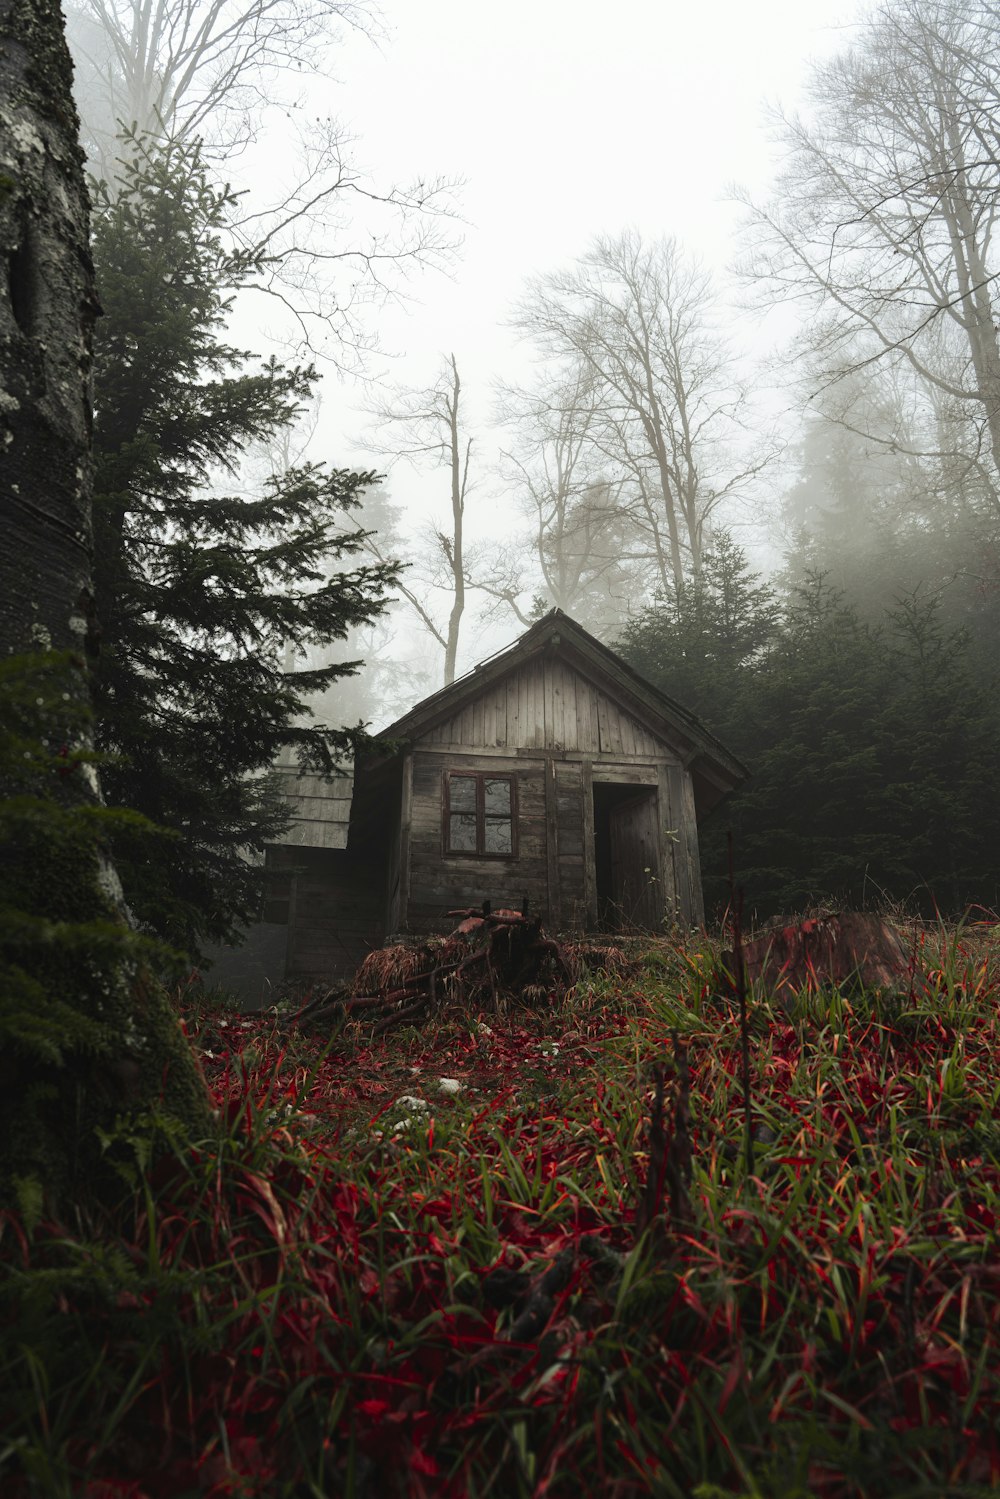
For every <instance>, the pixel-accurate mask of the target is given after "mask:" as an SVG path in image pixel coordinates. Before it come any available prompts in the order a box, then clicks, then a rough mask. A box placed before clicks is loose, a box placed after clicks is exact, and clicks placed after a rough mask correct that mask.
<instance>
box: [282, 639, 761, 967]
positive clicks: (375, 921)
mask: <svg viewBox="0 0 1000 1499" xmlns="http://www.w3.org/2000/svg"><path fill="white" fill-rule="evenodd" d="M381 743H382V745H383V749H382V751H381V752H379V753H375V754H372V755H370V756H368V757H367V758H366V759H365V760H363V761H359V762H358V764H357V765H356V766H355V773H354V778H353V784H351V782H350V779H349V778H344V779H343V780H341V781H339V782H338V781H334V782H324V781H323V780H322V779H320V778H317V777H298V778H296V777H295V776H294V772H288V774H289V794H290V797H291V800H292V803H293V806H294V809H295V813H296V822H295V824H294V826H293V829H292V832H291V833H290V834H289V836H288V840H287V841H286V842H285V843H284V844H282V845H281V846H280V847H276V848H273V849H270V850H269V851H268V886H269V888H268V899H267V903H266V905H265V910H264V913H263V914H264V920H265V924H266V923H268V922H270V923H272V924H273V923H280V924H282V925H284V927H285V959H284V977H286V978H287V979H290V980H295V981H299V982H309V981H313V982H325V981H328V980H332V979H336V978H339V977H340V976H342V975H344V974H346V973H348V972H350V971H351V970H352V969H353V968H354V967H356V966H357V964H358V962H360V960H361V958H362V957H363V956H364V953H365V952H366V951H368V950H369V949H370V948H372V947H376V946H378V945H379V944H380V943H381V942H383V941H384V940H385V938H386V937H387V936H389V935H393V934H396V933H425V932H441V931H445V930H447V928H448V925H449V923H448V921H447V918H446V915H445V913H446V912H447V911H448V910H449V909H452V908H454V907H456V906H472V905H479V904H480V903H481V902H482V901H484V900H489V901H491V902H492V903H493V905H494V906H495V907H496V906H509V905H520V904H521V903H522V902H523V901H524V900H525V899H526V900H527V901H528V902H529V903H530V909H531V911H532V912H533V913H535V914H537V915H540V916H541V917H542V919H543V920H544V921H545V923H546V925H548V926H549V927H550V928H551V929H553V930H564V931H569V930H588V929H589V930H609V929H611V930H614V929H620V928H623V927H624V928H631V929H647V930H662V928H663V926H664V924H668V925H669V924H671V923H673V922H675V921H676V922H679V923H682V924H686V925H696V924H698V923H699V922H701V921H702V920H703V919H704V913H703V908H702V895H701V879H700V872H699V862H698V819H699V817H701V816H703V815H704V813H706V812H707V811H709V810H710V809H711V808H712V807H713V806H715V804H716V803H717V802H718V801H719V800H720V799H721V798H722V797H723V796H725V795H726V793H727V792H728V791H730V790H732V788H733V787H735V786H736V785H738V784H739V783H740V782H741V781H742V780H743V779H744V778H745V776H746V771H745V769H744V767H743V766H742V765H741V764H740V762H739V761H738V760H737V759H736V758H735V757H734V756H733V755H732V754H731V753H730V752H729V751H728V750H727V749H726V748H725V747H724V746H723V745H722V744H720V743H719V741H718V740H717V739H715V738H714V736H713V735H711V734H710V733H709V732H708V731H707V730H706V729H705V728H704V727H703V726H702V725H701V724H700V723H699V722H698V720H697V719H696V718H695V717H694V716H693V715H692V714H691V713H689V712H687V710H686V709H684V708H683V707H681V706H680V704H678V703H676V702H674V701H673V700H672V699H671V698H669V697H667V696H665V695H664V694H663V693H661V692H659V691H657V690H656V689H655V688H654V687H652V686H651V685H650V684H649V683H648V682H647V681H645V679H644V678H643V677H641V676H640V675H639V674H638V673H637V672H635V671H633V670H632V668H631V667H629V666H627V665H626V664H625V663H624V662H623V661H622V660H621V659H620V658H619V657H617V656H616V655H615V654H614V652H613V651H611V650H609V649H608V647H607V646H604V645H602V644H601V643H600V642H599V641H598V640H596V639H595V638H594V637H593V636H592V635H590V634H588V632H587V631H586V630H584V629H583V628H582V627H581V626H580V625H578V624H577V623H576V622H575V621H574V620H572V619H570V618H569V617H568V616H567V615H565V614H563V613H562V612H561V611H560V610H558V609H554V610H552V611H551V612H550V613H549V614H546V615H545V616H544V618H543V619H541V620H539V621H538V623H537V624H535V625H532V626H531V628H530V629H528V630H527V631H526V632H525V633H524V634H523V635H522V636H521V637H520V639H518V640H517V641H515V643H514V644H513V645H512V646H510V647H509V648H508V649H506V650H503V651H501V652H499V653H498V654H497V655H495V656H493V657H491V658H490V659H489V660H487V661H484V662H482V663H481V664H480V665H479V666H477V667H476V668H475V670H474V671H472V672H470V673H469V674H468V675H467V676H465V677H462V678H461V679H460V680H459V681H456V682H454V683H452V684H451V685H450V686H448V687H445V688H442V689H441V691H439V692H435V693H433V694H432V696H430V697H428V698H426V699H425V700H424V701H423V702H421V703H419V704H418V705H417V706H416V707H415V708H413V709H412V710H411V711H410V712H409V713H407V714H405V715H404V716H403V717H402V718H400V719H399V720H397V722H396V723H394V724H392V725H390V727H389V728H387V729H385V730H384V731H383V733H382V735H381Z"/></svg>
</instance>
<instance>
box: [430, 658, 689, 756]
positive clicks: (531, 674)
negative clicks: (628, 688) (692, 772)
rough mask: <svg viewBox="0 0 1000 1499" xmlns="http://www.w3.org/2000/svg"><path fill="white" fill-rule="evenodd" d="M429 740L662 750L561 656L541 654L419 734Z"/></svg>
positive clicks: (496, 746)
mask: <svg viewBox="0 0 1000 1499" xmlns="http://www.w3.org/2000/svg"><path fill="white" fill-rule="evenodd" d="M421 745H422V747H425V748H427V749H430V748H432V747H435V746H448V747H455V748H463V749H471V750H478V751H480V752H481V753H483V754H491V753H493V752H494V751H495V752H497V753H500V754H516V753H517V751H518V750H531V749H535V750H539V751H542V752H546V751H548V752H559V751H562V750H568V751H576V752H578V753H580V754H582V755H602V756H603V755H606V756H609V757H610V758H613V759H617V760H622V759H626V760H629V759H640V760H642V759H650V758H656V757H657V756H658V755H660V754H662V753H663V748H664V747H663V745H662V744H660V743H658V742H657V740H656V739H655V738H654V737H653V735H652V734H651V733H650V732H649V730H648V729H647V728H645V726H644V725H643V724H641V723H639V722H638V720H637V719H635V718H633V717H632V715H631V714H630V713H627V712H626V711H625V709H624V708H622V707H620V706H619V704H618V703H616V702H615V701H614V699H613V698H612V697H610V696H609V695H608V694H607V693H605V692H603V691H602V690H601V689H600V688H599V687H597V686H595V685H594V683H593V682H590V681H588V680H587V679H586V678H585V677H583V676H581V675H580V674H579V672H576V671H574V670H573V669H572V667H570V666H568V665H567V664H566V663H565V662H563V661H559V660H557V659H548V658H544V659H542V660H538V661H532V662H529V663H528V664H526V665H524V666H521V667H518V668H517V669H516V670H515V671H512V672H511V673H510V675H509V676H508V677H506V678H505V679H504V680H503V681H502V682H498V683H496V684H494V685H493V686H492V687H489V688H487V689H486V691H484V692H483V693H482V694H481V695H480V696H479V697H477V698H474V699H473V700H472V701H471V702H469V703H466V705H465V707H464V708H463V709H462V710H461V712H460V713H456V714H455V715H454V716H453V717H452V718H449V719H446V720H445V721H444V722H443V723H440V724H437V725H436V726H435V727H434V728H433V729H431V730H429V732H428V733H427V734H425V735H424V736H423V737H422V739H421Z"/></svg>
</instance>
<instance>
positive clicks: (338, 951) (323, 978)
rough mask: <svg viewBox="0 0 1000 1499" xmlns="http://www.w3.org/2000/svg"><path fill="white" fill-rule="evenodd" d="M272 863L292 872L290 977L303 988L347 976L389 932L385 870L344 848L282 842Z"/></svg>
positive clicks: (270, 860)
mask: <svg viewBox="0 0 1000 1499" xmlns="http://www.w3.org/2000/svg"><path fill="white" fill-rule="evenodd" d="M268 864H269V868H271V867H273V868H275V869H276V870H277V869H280V868H287V869H289V870H291V871H293V876H292V901H291V911H290V914H289V927H288V957H287V964H286V977H287V979H288V980H290V981H292V982H294V983H295V984H296V985H297V986H299V987H305V986H307V985H308V984H309V983H310V982H315V983H330V982H335V981H337V980H339V979H342V978H347V977H348V976H349V975H350V974H352V973H353V972H354V970H355V969H356V968H357V967H358V966H359V964H360V963H361V962H362V960H363V959H364V958H365V956H366V955H367V954H368V953H369V952H371V950H372V949H373V948H375V947H378V946H379V945H380V944H381V942H382V940H383V938H384V935H385V927H384V917H385V870H384V867H383V865H382V863H381V862H378V863H371V864H369V863H361V862H359V861H358V860H357V859H356V858H354V857H352V856H350V855H349V854H348V853H347V852H346V850H342V849H318V848H291V847H281V848H275V849H271V850H270V851H269V860H268Z"/></svg>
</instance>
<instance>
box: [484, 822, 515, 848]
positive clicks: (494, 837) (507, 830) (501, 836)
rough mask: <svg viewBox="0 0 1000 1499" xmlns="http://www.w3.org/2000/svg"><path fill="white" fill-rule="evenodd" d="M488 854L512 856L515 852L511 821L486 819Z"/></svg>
mask: <svg viewBox="0 0 1000 1499" xmlns="http://www.w3.org/2000/svg"><path fill="white" fill-rule="evenodd" d="M485 847H486V852H487V853H488V854H510V853H513V851H514V843H513V838H512V835H511V824H510V822H509V820H506V821H505V820H501V819H500V818H499V817H488V818H487V819H486V845H485Z"/></svg>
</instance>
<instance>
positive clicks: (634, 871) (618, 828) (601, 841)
mask: <svg viewBox="0 0 1000 1499" xmlns="http://www.w3.org/2000/svg"><path fill="white" fill-rule="evenodd" d="M656 809H657V796H656V788H655V786H628V785H621V784H618V783H609V782H603V781H595V782H594V865H595V871H596V876H597V920H598V925H599V927H600V929H601V930H602V931H623V930H624V931H627V930H628V929H629V928H630V927H634V928H636V929H639V930H642V931H653V930H655V929H656V928H657V927H658V926H659V924H660V920H661V918H662V915H663V911H662V909H661V907H662V904H663V902H662V897H661V894H660V886H659V858H658V852H659V840H658V837H657V823H656Z"/></svg>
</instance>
